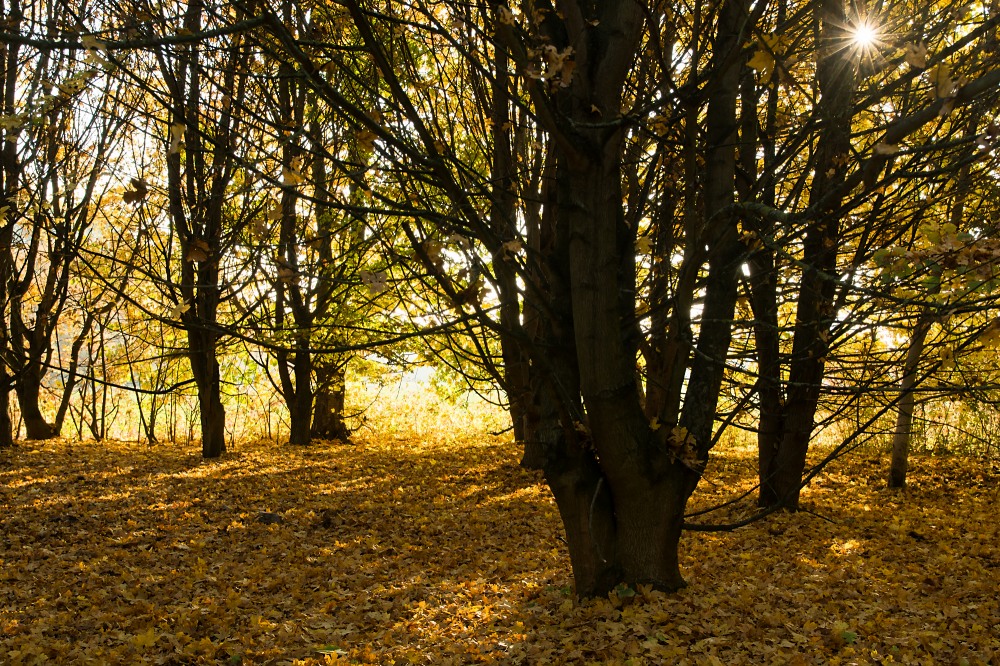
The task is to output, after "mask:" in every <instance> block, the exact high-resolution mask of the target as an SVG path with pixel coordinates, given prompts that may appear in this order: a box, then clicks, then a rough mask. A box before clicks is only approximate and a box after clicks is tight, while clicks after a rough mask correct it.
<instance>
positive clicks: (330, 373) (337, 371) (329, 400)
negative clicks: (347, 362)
mask: <svg viewBox="0 0 1000 666" xmlns="http://www.w3.org/2000/svg"><path fill="white" fill-rule="evenodd" d="M315 372H316V399H315V403H314V406H313V424H312V431H311V435H312V437H313V438H314V439H327V440H339V441H341V442H347V441H348V440H349V439H350V437H351V431H350V430H349V429H348V427H347V423H346V422H345V421H344V407H345V403H346V400H347V385H346V383H345V379H346V376H345V375H346V372H345V368H344V367H343V366H335V367H330V368H324V367H317V368H316V371H315Z"/></svg>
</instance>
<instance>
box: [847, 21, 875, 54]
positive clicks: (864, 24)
mask: <svg viewBox="0 0 1000 666" xmlns="http://www.w3.org/2000/svg"><path fill="white" fill-rule="evenodd" d="M851 33H852V36H851V41H853V42H854V45H855V46H856V47H858V48H860V49H870V48H872V47H874V46H875V45H876V44H877V43H878V40H879V34H878V28H876V27H875V26H874V25H873V24H871V23H869V22H868V21H867V20H863V21H860V22H859V23H858V24H857V25H856V26H854V27H853V28H852V29H851Z"/></svg>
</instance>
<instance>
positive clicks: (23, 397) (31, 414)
mask: <svg viewBox="0 0 1000 666" xmlns="http://www.w3.org/2000/svg"><path fill="white" fill-rule="evenodd" d="M41 388H42V378H41V376H40V375H39V374H38V373H36V372H35V371H34V365H33V364H32V365H31V366H29V367H28V368H25V370H23V371H22V372H21V374H20V376H19V377H18V382H17V389H16V390H17V401H18V404H19V405H20V407H21V418H22V419H23V420H24V430H25V436H26V437H27V438H28V439H51V438H53V437H55V436H56V432H55V429H54V428H53V427H52V425H50V424H49V422H48V421H46V420H45V417H44V416H42V410H41V408H40V407H39V405H38V403H39V400H40V397H41Z"/></svg>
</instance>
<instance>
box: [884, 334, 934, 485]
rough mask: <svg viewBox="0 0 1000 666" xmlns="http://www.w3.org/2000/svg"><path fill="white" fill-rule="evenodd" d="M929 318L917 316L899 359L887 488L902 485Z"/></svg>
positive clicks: (907, 459) (908, 453) (904, 483)
mask: <svg viewBox="0 0 1000 666" xmlns="http://www.w3.org/2000/svg"><path fill="white" fill-rule="evenodd" d="M930 327H931V325H930V319H929V318H928V317H921V318H920V320H919V321H918V322H917V327H916V328H915V329H914V330H913V336H912V337H911V338H910V348H909V349H907V350H906V359H905V360H904V361H903V378H902V380H900V382H899V392H900V398H899V405H898V407H897V409H898V411H897V413H896V429H895V431H894V432H893V435H892V463H891V465H890V467H889V487H890V488H903V487H905V486H906V471H907V468H908V467H909V457H910V438H911V435H912V427H913V406H914V403H915V400H914V392H913V389H914V387H915V386H916V383H917V366H918V365H919V364H920V357H921V356H923V353H924V342H925V341H926V340H927V333H928V331H929V330H930Z"/></svg>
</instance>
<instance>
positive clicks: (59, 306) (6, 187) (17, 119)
mask: <svg viewBox="0 0 1000 666" xmlns="http://www.w3.org/2000/svg"><path fill="white" fill-rule="evenodd" d="M7 9H8V8H4V15H5V16H8V17H9V20H10V22H11V25H10V29H11V30H13V31H15V32H16V31H18V30H21V29H22V28H23V29H24V31H25V32H26V33H28V34H31V35H34V36H36V37H41V36H42V35H43V34H45V33H49V34H53V33H55V31H56V30H57V29H58V27H59V26H60V25H61V24H62V23H63V22H65V21H68V20H70V19H69V17H70V16H71V13H70V12H69V10H68V7H66V6H63V5H56V4H51V3H38V4H33V5H31V6H29V7H28V8H27V9H26V10H25V8H22V7H21V5H20V4H19V3H17V2H15V3H13V4H12V5H11V6H10V7H9V12H8V11H7ZM90 39H91V40H92V38H90ZM84 41H85V46H87V48H85V49H74V50H72V51H66V52H64V51H58V50H53V49H45V48H37V47H31V46H25V45H22V44H19V43H17V42H11V43H6V42H5V43H4V44H3V47H2V51H0V59H2V74H3V81H4V90H3V114H4V115H3V123H2V131H3V133H4V150H3V153H2V157H0V161H2V168H0V172H2V174H3V184H2V190H3V195H2V196H3V202H4V203H3V227H2V229H0V238H2V239H3V240H2V241H0V283H2V287H0V303H2V307H3V313H4V317H3V319H4V325H3V327H2V333H0V356H2V365H3V369H2V371H0V394H2V397H0V412H2V414H3V415H2V416H0V420H2V422H0V431H2V433H3V434H0V442H4V443H8V444H9V443H10V442H11V441H12V439H13V433H12V432H11V427H12V424H11V423H10V421H9V415H8V410H9V402H8V401H9V391H10V389H11V388H13V389H14V391H16V393H17V397H18V403H19V406H20V410H21V415H22V418H23V420H24V426H25V431H26V435H27V437H28V439H47V438H49V437H52V436H53V435H56V434H58V432H59V427H60V426H61V424H62V414H64V413H65V408H64V407H63V408H61V409H60V410H59V411H58V414H57V418H56V422H55V425H53V424H51V423H49V422H48V421H47V420H46V418H45V416H44V415H43V413H42V410H41V406H40V392H41V390H42V387H43V383H44V380H45V377H46V374H47V373H48V371H49V368H50V367H51V365H52V351H53V339H54V338H55V337H56V336H57V331H58V330H59V325H60V322H61V319H62V317H63V314H64V311H65V309H66V306H67V299H68V297H69V294H70V284H71V280H72V277H73V274H74V272H75V271H76V270H77V269H78V255H79V252H80V248H81V246H82V245H83V243H84V241H85V239H86V237H87V235H88V233H89V230H90V228H91V225H92V224H93V222H94V220H95V219H96V218H97V216H98V215H99V209H100V206H101V205H102V202H103V199H104V195H105V192H103V191H102V190H103V188H105V187H106V186H105V184H104V182H105V181H104V180H103V177H104V175H105V174H106V171H107V169H108V168H109V166H111V164H112V161H113V159H114V156H115V153H116V151H117V149H118V147H119V146H120V145H121V143H122V142H123V141H124V138H125V136H124V134H123V133H122V132H121V127H122V118H121V105H120V104H119V103H118V101H117V100H118V82H117V81H116V80H115V79H114V78H113V77H110V76H109V75H108V73H107V71H106V70H107V69H109V68H110V67H111V64H110V63H109V62H108V60H107V59H106V58H105V57H104V55H102V52H101V51H102V47H101V45H100V43H99V42H98V41H87V40H86V39H85V40H84ZM81 323H82V325H83V326H84V327H86V326H88V325H89V324H88V323H87V320H86V318H84V319H83V320H82V322H81ZM84 334H85V332H81V335H84ZM71 392H72V383H71V382H70V385H69V386H68V387H66V390H65V391H64V397H65V396H68V395H69V394H70V393H71Z"/></svg>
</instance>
